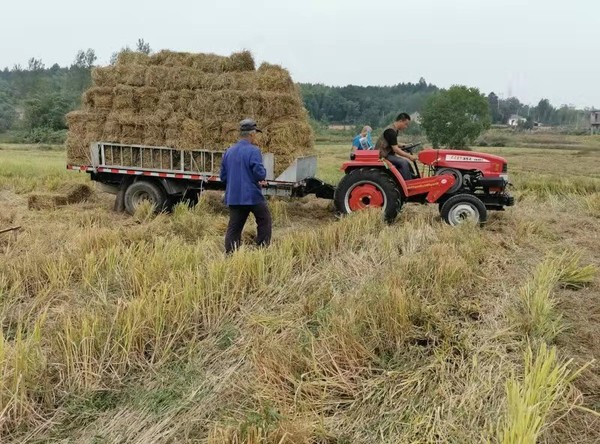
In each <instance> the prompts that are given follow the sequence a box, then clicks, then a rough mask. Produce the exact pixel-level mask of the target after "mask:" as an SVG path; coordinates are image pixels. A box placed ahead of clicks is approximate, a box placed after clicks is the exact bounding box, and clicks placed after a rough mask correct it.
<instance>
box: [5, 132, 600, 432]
mask: <svg viewBox="0 0 600 444" xmlns="http://www.w3.org/2000/svg"><path fill="white" fill-rule="evenodd" d="M222 130H223V129H222ZM225 132H226V131H225ZM3 148H4V149H2V150H0V164H1V165H2V169H0V206H1V207H2V209H3V211H2V212H0V228H2V227H8V226H16V225H20V226H22V229H21V230H19V231H18V232H12V233H7V234H5V235H2V234H0V255H2V257H1V260H0V295H1V297H2V304H1V305H0V319H2V330H1V333H2V334H1V335H0V350H1V352H0V372H1V380H2V381H3V383H2V384H1V385H0V411H2V412H3V416H2V422H0V440H1V441H2V442H3V443H4V442H6V443H33V442H110V443H168V442H207V443H241V442H245V443H259V442H264V443H311V442H323V443H326V442H327V443H334V442H336V443H343V442H351V443H373V442H386V443H388V442H389V443H392V442H393V443H404V442H406V443H409V442H439V443H475V442H492V443H496V442H497V443H500V442H503V443H522V442H528V443H533V442H552V443H574V442H576V443H595V442H597V437H598V436H599V434H600V420H599V412H600V408H599V406H600V397H599V395H598V394H599V393H600V378H598V374H600V368H599V364H598V362H596V361H593V359H594V358H597V356H599V355H600V340H599V336H598V335H597V334H596V333H597V331H598V328H599V327H600V300H599V299H598V297H597V296H598V289H599V288H600V287H599V286H600V276H599V273H598V267H600V235H599V234H598V233H600V182H599V181H600V172H599V171H598V166H597V165H598V163H597V157H598V155H599V154H598V152H597V151H587V152H585V153H580V154H578V153H576V152H573V151H566V150H552V152H551V155H552V158H553V160H554V161H553V162H552V163H549V162H544V161H543V160H544V158H547V157H545V156H548V155H549V153H548V152H547V151H546V152H545V151H544V150H539V149H526V148H520V149H516V148H504V149H487V148H486V150H488V151H491V152H493V153H495V154H499V155H502V156H505V157H506V158H507V159H508V161H509V174H510V176H511V180H512V181H513V183H514V184H515V190H514V192H515V194H516V196H517V199H518V204H517V206H515V207H514V208H510V209H508V210H507V211H506V212H502V213H492V214H491V216H490V218H489V221H488V223H487V224H486V226H485V227H483V228H478V227H474V226H462V227H459V228H451V227H448V226H446V225H445V224H443V223H442V222H441V221H440V218H439V215H438V212H437V208H436V207H435V206H421V205H406V206H405V207H404V208H403V210H402V213H401V215H400V216H399V218H398V220H397V222H396V223H395V224H394V225H391V226H387V225H385V224H383V223H382V220H381V217H380V214H378V213H377V212H372V213H368V212H363V213H359V214H355V215H353V216H352V217H345V218H343V219H342V220H337V219H336V218H335V217H334V216H333V213H332V211H331V207H330V202H327V201H321V200H319V199H311V198H305V199H301V200H297V201H286V200H271V201H270V202H269V205H270V207H271V211H272V214H273V220H274V242H273V245H272V246H271V247H269V248H268V249H263V250H257V249H255V248H253V247H252V244H251V241H252V239H253V237H254V236H255V235H256V232H255V227H254V224H253V223H249V224H248V225H247V228H246V230H245V233H244V240H245V241H246V243H247V245H246V246H245V247H244V248H243V249H242V250H241V251H239V252H237V253H235V254H234V255H233V256H231V257H224V255H223V246H222V244H223V234H224V231H225V229H226V225H227V215H226V209H225V208H224V207H223V205H222V202H221V200H220V198H221V195H220V193H216V192H211V193H207V194H205V195H204V196H203V197H202V198H201V199H200V203H199V205H198V206H196V207H194V208H188V207H187V206H185V205H179V206H177V207H176V208H175V210H174V212H173V213H172V214H160V215H154V214H153V213H152V211H151V208H144V207H143V206H142V207H140V209H139V211H138V213H136V215H135V217H126V216H123V215H121V214H115V213H113V212H112V211H111V208H112V203H113V202H112V199H111V198H110V197H109V196H108V195H104V194H98V195H97V196H96V197H94V199H92V200H89V199H88V200H84V201H82V202H79V203H74V204H71V205H66V206H62V207H58V208H52V209H42V210H36V211H32V210H29V209H28V208H27V198H28V196H29V195H32V194H42V193H51V194H61V193H64V194H66V193H65V189H64V188H61V187H62V186H63V184H64V183H65V182H69V183H75V184H81V185H85V186H88V185H90V183H89V182H88V179H87V175H85V174H78V173H73V172H67V171H65V170H64V152H55V151H37V150H36V149H35V148H34V147H31V148H25V149H24V148H15V147H14V146H5V147H3ZM317 152H318V155H319V162H320V170H319V173H318V176H319V177H321V178H324V179H326V180H328V181H330V182H332V183H334V182H336V181H337V180H338V179H339V175H340V172H339V170H338V168H339V165H340V163H341V161H343V160H345V159H346V158H347V147H346V146H322V147H318V148H317ZM556 164H565V165H569V168H568V171H567V173H566V174H563V173H561V175H560V176H557V175H556V171H555V165H556ZM530 165H532V166H534V168H532V170H530V168H529V166H530Z"/></svg>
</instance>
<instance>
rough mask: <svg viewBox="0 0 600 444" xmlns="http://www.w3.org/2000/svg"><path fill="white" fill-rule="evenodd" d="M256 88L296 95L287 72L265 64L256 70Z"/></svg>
mask: <svg viewBox="0 0 600 444" xmlns="http://www.w3.org/2000/svg"><path fill="white" fill-rule="evenodd" d="M256 87H257V89H259V90H262V91H271V92H283V93H290V94H298V91H297V89H296V85H295V84H294V81H293V80H292V77H291V76H290V73H289V72H288V70H287V69H285V68H282V67H281V66H279V65H272V64H270V63H266V62H265V63H263V64H261V65H260V67H259V68H258V70H257V80H256Z"/></svg>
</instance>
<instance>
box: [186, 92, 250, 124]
mask: <svg viewBox="0 0 600 444" xmlns="http://www.w3.org/2000/svg"><path fill="white" fill-rule="evenodd" d="M243 95H244V93H243V92H240V91H234V90H221V91H195V94H194V100H193V101H192V102H191V103H190V104H189V109H188V115H189V116H190V117H191V118H193V119H197V120H203V119H207V118H219V119H221V120H223V121H225V120H240V119H241V117H240V116H241V115H242V114H243V112H242V97H243Z"/></svg>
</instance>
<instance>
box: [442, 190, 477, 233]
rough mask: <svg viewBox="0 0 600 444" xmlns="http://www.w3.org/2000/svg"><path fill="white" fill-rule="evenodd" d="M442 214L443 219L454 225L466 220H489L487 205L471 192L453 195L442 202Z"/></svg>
mask: <svg viewBox="0 0 600 444" xmlns="http://www.w3.org/2000/svg"><path fill="white" fill-rule="evenodd" d="M440 214H441V216H442V219H444V221H445V222H446V223H447V224H449V225H452V226H453V227H455V226H457V225H459V224H461V223H463V222H465V221H473V222H475V223H479V224H483V223H485V221H486V220H487V210H486V208H485V205H484V204H483V202H482V201H481V200H479V199H478V198H477V197H475V196H473V195H471V194H457V195H456V196H452V197H451V198H449V199H448V200H447V201H446V202H444V203H443V204H442V206H441V209H440Z"/></svg>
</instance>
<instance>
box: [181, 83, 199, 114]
mask: <svg viewBox="0 0 600 444" xmlns="http://www.w3.org/2000/svg"><path fill="white" fill-rule="evenodd" d="M195 97H196V94H195V93H194V91H192V90H190V89H182V90H180V91H179V97H178V98H177V105H176V109H177V111H179V112H180V113H183V114H185V115H186V116H187V117H190V114H191V109H192V108H193V107H192V102H193V101H194V99H195Z"/></svg>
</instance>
